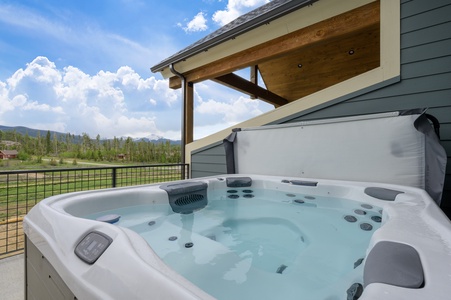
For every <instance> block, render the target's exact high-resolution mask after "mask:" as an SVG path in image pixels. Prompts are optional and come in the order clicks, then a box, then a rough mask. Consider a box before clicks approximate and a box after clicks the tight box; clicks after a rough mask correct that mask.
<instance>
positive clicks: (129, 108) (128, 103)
mask: <svg viewBox="0 0 451 300" xmlns="http://www.w3.org/2000/svg"><path fill="white" fill-rule="evenodd" d="M178 95H179V93H177V92H176V91H174V90H171V89H169V87H168V82H167V80H157V79H155V78H154V77H149V78H142V77H141V76H140V75H139V74H138V73H136V72H135V71H134V70H133V69H132V68H130V67H128V66H123V67H120V68H119V69H118V70H117V71H116V72H110V71H103V70H102V71H99V72H98V73H97V74H95V75H94V76H90V75H88V74H86V73H84V72H83V71H81V70H80V69H78V68H76V67H73V66H68V67H65V68H63V69H58V68H57V67H56V65H55V63H53V62H51V61H50V60H48V59H47V58H46V57H41V56H40V57H37V58H36V59H34V60H33V61H32V62H30V63H28V64H27V65H26V68H24V69H19V70H17V71H16V72H15V73H14V74H13V75H12V76H11V77H10V78H8V79H7V80H6V83H4V82H1V81H0V124H3V125H11V126H14V125H23V126H29V127H33V128H36V126H40V128H42V127H44V128H51V129H55V128H59V129H60V130H61V129H62V127H64V129H65V130H68V131H70V132H72V133H78V134H81V133H83V132H87V133H92V134H93V135H97V134H100V135H101V136H102V137H112V136H122V135H130V136H135V135H136V134H137V133H145V132H147V134H146V135H149V134H150V133H152V134H157V135H164V130H165V129H164V128H163V129H160V128H158V127H157V125H156V123H155V119H156V118H155V115H154V113H153V112H152V110H153V109H155V108H158V109H163V108H164V107H169V108H170V107H172V106H174V105H175V104H176V103H177V102H179V96H178ZM149 99H151V100H149ZM173 109H175V110H176V111H178V107H175V108H173ZM177 115H179V113H177ZM44 120H45V121H44ZM62 124H63V125H64V126H62ZM174 129H176V128H167V130H174Z"/></svg>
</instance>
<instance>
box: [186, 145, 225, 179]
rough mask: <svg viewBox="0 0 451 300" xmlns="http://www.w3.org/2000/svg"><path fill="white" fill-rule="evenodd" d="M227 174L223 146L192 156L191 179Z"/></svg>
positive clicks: (213, 147)
mask: <svg viewBox="0 0 451 300" xmlns="http://www.w3.org/2000/svg"><path fill="white" fill-rule="evenodd" d="M225 173H227V168H226V161H225V150H224V146H223V145H222V144H220V145H212V146H211V147H207V148H204V149H201V150H200V151H196V152H195V153H194V154H193V155H192V156H191V177H192V178H198V177H205V176H215V175H219V174H225Z"/></svg>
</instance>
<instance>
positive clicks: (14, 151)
mask: <svg viewBox="0 0 451 300" xmlns="http://www.w3.org/2000/svg"><path fill="white" fill-rule="evenodd" d="M0 152H1V153H3V154H5V155H17V154H18V152H17V150H0Z"/></svg>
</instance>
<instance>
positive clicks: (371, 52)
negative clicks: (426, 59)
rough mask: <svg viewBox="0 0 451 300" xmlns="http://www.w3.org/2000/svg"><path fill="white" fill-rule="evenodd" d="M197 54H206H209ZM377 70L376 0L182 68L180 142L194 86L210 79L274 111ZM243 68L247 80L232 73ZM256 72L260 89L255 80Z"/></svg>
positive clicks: (176, 83)
mask: <svg viewBox="0 0 451 300" xmlns="http://www.w3.org/2000/svg"><path fill="white" fill-rule="evenodd" d="M292 2H296V1H292ZM246 34H252V31H250V32H248V33H246ZM198 55H199V54H198ZM202 55H205V56H208V52H205V54H202ZM379 66H380V2H379V0H377V1H374V2H370V3H369V4H366V5H363V6H361V7H358V8H355V9H352V10H349V11H346V12H344V13H342V14H338V15H336V16H334V17H331V18H328V19H325V20H323V21H319V22H317V23H315V24H313V25H310V26H307V27H304V28H302V29H299V30H296V31H293V32H290V33H287V34H285V35H282V36H279V37H277V38H274V39H272V40H269V41H266V42H264V43H261V44H258V45H255V46H252V47H250V48H248V49H245V50H242V51H239V52H236V53H233V54H231V55H228V56H226V57H221V58H218V59H217V60H214V61H210V62H208V63H205V64H203V65H200V66H197V67H195V68H194V69H189V70H186V71H184V72H182V75H183V77H184V78H185V81H186V82H187V83H189V85H187V86H186V87H185V90H186V91H185V94H186V95H187V97H186V99H185V107H187V108H188V109H186V110H185V116H186V118H185V122H184V124H185V126H186V130H187V132H186V136H185V143H189V142H191V141H192V140H193V132H192V131H193V128H192V119H193V116H192V113H193V112H192V109H193V95H192V93H193V91H192V90H193V88H192V87H193V84H195V83H198V82H201V81H205V80H213V81H215V82H218V83H220V84H223V85H225V86H227V87H230V88H233V89H235V90H238V91H240V92H242V93H244V94H247V95H249V96H250V97H251V98H253V99H259V100H262V101H265V102H267V103H270V104H272V105H274V106H275V107H279V106H283V105H285V104H287V103H290V102H292V101H298V100H300V99H301V98H302V97H304V96H307V95H309V94H312V93H314V92H317V91H319V90H322V89H325V88H327V87H329V86H332V85H335V84H337V83H340V82H342V81H344V80H346V79H350V78H352V77H355V76H357V75H359V74H362V73H364V72H367V71H369V70H372V69H374V68H377V67H379ZM159 67H161V65H160V66H159ZM246 68H249V69H250V70H251V72H250V74H251V75H250V78H249V79H246V78H243V77H240V76H238V75H236V74H235V72H236V71H238V70H242V69H246ZM160 71H161V70H160ZM257 72H258V73H259V74H260V76H261V78H262V80H263V85H264V87H263V85H260V84H258V82H257V78H258V76H257V75H256V74H257ZM169 86H170V88H172V89H178V88H180V87H181V86H182V81H181V78H180V77H178V76H173V77H170V78H169Z"/></svg>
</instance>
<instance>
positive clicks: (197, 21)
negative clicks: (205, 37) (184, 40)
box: [178, 12, 208, 33]
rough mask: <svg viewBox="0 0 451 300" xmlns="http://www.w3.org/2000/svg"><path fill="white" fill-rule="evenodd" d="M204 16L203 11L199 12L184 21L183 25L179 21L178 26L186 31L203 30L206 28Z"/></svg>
mask: <svg viewBox="0 0 451 300" xmlns="http://www.w3.org/2000/svg"><path fill="white" fill-rule="evenodd" d="M206 16H207V15H206V14H205V13H203V12H199V13H198V14H197V15H195V16H194V18H193V19H192V20H191V21H189V22H188V23H186V25H185V26H183V25H182V24H181V23H179V24H178V26H180V27H182V29H183V30H184V31H185V32H186V33H189V32H199V31H205V30H207V29H208V26H207V18H206Z"/></svg>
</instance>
